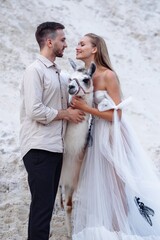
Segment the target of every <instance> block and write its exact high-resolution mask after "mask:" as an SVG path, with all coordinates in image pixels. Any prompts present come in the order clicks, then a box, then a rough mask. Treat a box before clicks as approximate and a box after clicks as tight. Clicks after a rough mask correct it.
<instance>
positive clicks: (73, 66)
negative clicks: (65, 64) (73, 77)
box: [68, 58, 77, 71]
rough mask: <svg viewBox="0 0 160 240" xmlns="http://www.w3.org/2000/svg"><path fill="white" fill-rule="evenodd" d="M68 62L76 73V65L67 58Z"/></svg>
mask: <svg viewBox="0 0 160 240" xmlns="http://www.w3.org/2000/svg"><path fill="white" fill-rule="evenodd" d="M68 60H69V62H70V64H71V66H72V68H73V70H74V71H76V70H77V65H76V63H75V62H74V61H73V60H72V59H71V58H68Z"/></svg>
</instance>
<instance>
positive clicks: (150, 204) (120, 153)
mask: <svg viewBox="0 0 160 240" xmlns="http://www.w3.org/2000/svg"><path fill="white" fill-rule="evenodd" d="M94 99H95V104H96V105H97V107H98V109H99V111H106V110H108V109H114V119H113V122H108V121H106V120H103V119H101V118H97V117H95V118H94V120H93V126H92V131H91V136H92V139H90V143H89V145H88V148H87V151H86V156H85V158H84V161H83V164H82V169H81V173H80V179H79V184H78V188H77V191H76V193H75V196H74V198H75V203H74V210H73V236H72V239H73V240H142V239H145V240H151V239H152V240H153V239H154V240H157V239H160V179H159V177H158V176H157V175H156V169H155V167H154V165H153V163H152V162H151V160H148V159H147V156H146V155H145V153H144V151H143V149H142V148H141V146H140V144H139V143H138V141H137V139H136V136H135V135H134V131H133V130H132V128H131V126H130V125H129V123H128V122H127V121H126V119H125V116H124V115H125V114H124V112H125V106H126V105H127V103H128V99H127V100H125V101H122V102H121V103H120V104H119V105H118V106H116V105H115V103H114V102H113V100H112V99H111V98H110V97H109V95H108V94H107V92H106V91H96V92H95V96H94ZM117 109H124V110H122V118H121V120H119V118H118V114H117ZM91 140H93V141H91ZM91 142H92V143H91Z"/></svg>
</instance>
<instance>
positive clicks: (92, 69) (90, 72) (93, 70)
mask: <svg viewBox="0 0 160 240" xmlns="http://www.w3.org/2000/svg"><path fill="white" fill-rule="evenodd" d="M95 70H96V64H95V63H94V62H92V63H91V65H90V67H89V69H88V74H89V75H90V76H91V77H92V75H93V73H94V72H95Z"/></svg>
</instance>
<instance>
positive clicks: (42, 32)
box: [35, 22, 65, 49]
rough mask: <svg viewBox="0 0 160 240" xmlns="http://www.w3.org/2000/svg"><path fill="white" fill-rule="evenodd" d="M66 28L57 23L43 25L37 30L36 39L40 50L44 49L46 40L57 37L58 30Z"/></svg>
mask: <svg viewBox="0 0 160 240" xmlns="http://www.w3.org/2000/svg"><path fill="white" fill-rule="evenodd" d="M64 28H65V27H64V26H63V25H62V24H61V23H57V22H44V23H41V24H40V25H39V26H38V27H37V30H36V33H35V37H36V40H37V42H38V44H39V47H40V49H42V48H43V47H44V43H45V40H46V38H47V37H48V36H49V35H50V37H52V38H55V37H56V30H58V29H64Z"/></svg>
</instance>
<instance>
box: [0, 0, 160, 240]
mask: <svg viewBox="0 0 160 240" xmlns="http://www.w3.org/2000/svg"><path fill="white" fill-rule="evenodd" d="M151 2H153V1H149V0H146V1H144V0H140V1H136V0H130V1H128V0H119V1H118V0H117V1H116V0H113V1H107V0H99V1H98V3H97V1H96V0H93V1H91V0H88V1H85V0H79V1H78V0H62V1H59V0H37V1H35V0H33V1H30V0H29V1H27V2H26V1H24V0H21V1H17V0H12V1H11V0H1V10H0V39H1V40H0V60H1V65H0V90H1V91H0V239H2V240H9V239H11V240H24V239H26V237H25V236H26V231H27V225H26V224H27V215H28V204H29V192H28V187H27V183H26V173H25V170H24V167H23V164H22V161H21V158H20V153H19V143H18V134H19V84H20V81H21V78H22V74H23V71H24V69H25V67H26V66H27V65H28V64H30V63H31V62H32V61H33V59H35V57H36V54H37V52H38V46H37V44H36V42H35V38H34V31H35V28H36V26H37V25H38V24H39V23H41V22H43V21H59V22H62V23H63V24H64V25H65V26H66V36H67V42H68V48H67V50H66V52H65V56H64V58H63V59H60V60H58V61H57V62H58V63H59V64H60V65H61V67H62V68H63V69H65V70H68V71H70V66H69V64H68V62H67V58H68V57H71V58H74V56H75V47H76V44H77V42H78V40H79V39H80V37H81V36H82V35H83V34H85V33H87V32H94V33H97V34H99V35H101V36H103V37H104V38H105V40H106V42H107V44H108V48H109V52H110V55H111V60H112V62H113V66H114V68H115V69H116V70H117V73H118V75H119V77H120V81H121V85H122V89H123V93H124V96H125V97H127V96H132V97H133V99H134V101H133V103H132V104H131V105H130V107H129V108H128V109H127V110H126V111H127V114H128V117H129V118H130V121H132V123H133V125H134V127H135V129H136V131H137V134H138V136H139V139H140V141H141V143H142V145H143V146H144V148H145V149H146V151H148V154H149V155H150V156H151V159H152V160H154V161H155V163H156V164H157V166H159V163H160V110H159V105H158V104H159V102H160V95H159V89H160V77H159V69H160V55H159V52H160V41H159V38H160V30H159V22H160V2H159V0H155V1H154V3H151ZM53 226H54V230H53V233H54V234H53V236H52V239H56V240H58V239H65V235H66V231H65V227H64V213H63V211H58V212H57V213H56V214H55V216H54V218H53Z"/></svg>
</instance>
